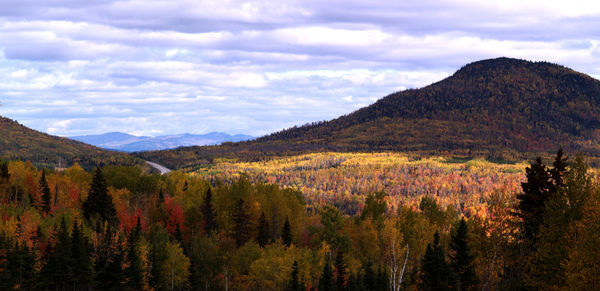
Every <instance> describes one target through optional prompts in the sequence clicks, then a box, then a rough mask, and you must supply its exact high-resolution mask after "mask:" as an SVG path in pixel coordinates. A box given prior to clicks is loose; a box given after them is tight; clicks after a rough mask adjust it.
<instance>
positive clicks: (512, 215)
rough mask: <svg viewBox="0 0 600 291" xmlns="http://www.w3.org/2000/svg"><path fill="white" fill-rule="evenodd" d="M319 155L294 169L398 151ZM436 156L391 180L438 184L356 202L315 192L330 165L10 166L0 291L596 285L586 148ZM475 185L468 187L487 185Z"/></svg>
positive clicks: (5, 181) (371, 190) (0, 181)
mask: <svg viewBox="0 0 600 291" xmlns="http://www.w3.org/2000/svg"><path fill="white" fill-rule="evenodd" d="M348 155H353V154H348ZM315 158H316V159H318V158H319V157H311V156H309V157H306V156H305V157H299V158H298V159H299V160H300V161H304V164H302V163H299V161H295V162H296V163H297V164H296V165H295V167H298V168H304V169H305V170H307V169H310V168H311V167H312V169H313V170H311V171H314V169H315V168H318V167H315V166H316V165H320V167H322V168H332V167H333V166H334V165H335V163H338V165H337V166H335V167H341V166H342V165H343V164H344V162H345V161H350V162H354V163H362V164H367V163H366V162H365V160H368V159H370V160H373V159H377V158H379V159H380V160H383V161H388V163H392V164H393V163H394V158H397V159H400V158H399V157H392V158H390V157H386V156H385V155H384V154H381V156H379V157H377V156H376V157H369V156H362V157H361V156H357V157H355V160H353V159H352V158H351V157H350V156H343V155H342V156H338V157H336V158H337V160H335V159H332V158H331V157H329V158H327V159H324V160H322V161H318V162H316V161H314V159H315ZM321 158H322V157H321ZM404 159H406V158H404ZM332 160H333V162H332ZM395 162H396V163H397V161H395ZM437 162H438V163H440V164H435V163H433V164H432V162H431V161H427V162H422V163H421V165H422V166H420V167H419V166H418V165H419V164H418V161H416V160H415V161H410V160H405V161H404V163H400V164H401V166H400V167H399V168H397V169H401V170H398V173H397V174H396V176H392V179H400V178H402V177H404V178H405V179H413V178H412V176H410V175H411V173H418V175H420V176H428V175H429V174H431V173H432V172H436V171H437V172H439V174H438V178H433V179H431V180H430V181H427V182H426V183H424V182H419V181H417V180H414V181H413V182H411V183H409V184H412V185H414V187H413V188H403V187H404V186H402V185H403V184H402V183H399V185H396V186H395V187H388V188H381V189H378V187H376V186H368V187H365V188H357V189H354V190H351V191H354V192H356V193H355V195H357V196H359V195H361V197H362V199H356V202H355V204H356V206H355V207H354V208H352V207H345V208H344V207H342V206H343V205H347V204H348V203H347V202H340V203H338V202H336V201H335V200H336V199H338V198H339V199H341V200H342V201H344V197H343V195H340V196H335V195H332V194H330V192H326V191H325V192H324V193H325V195H330V196H332V197H329V198H328V199H315V198H314V197H317V196H318V195H317V194H314V193H313V194H312V195H306V193H304V192H305V191H306V192H309V191H307V189H322V185H319V182H318V180H319V176H320V175H321V174H313V176H312V178H310V177H305V178H304V179H305V180H306V182H305V183H306V184H307V185H305V186H303V188H302V187H298V186H296V187H294V186H290V185H283V184H281V185H280V183H281V181H279V180H273V178H272V177H271V178H269V177H267V176H264V177H263V178H265V179H264V181H260V180H261V179H257V178H256V174H255V173H254V174H253V173H252V171H248V173H243V172H242V173H238V174H237V175H235V176H230V174H229V173H227V175H226V176H224V174H223V173H224V172H223V171H224V169H225V168H222V169H221V170H220V171H221V172H218V173H216V174H215V173H212V174H211V175H209V174H207V173H204V174H202V173H201V171H199V172H197V173H192V174H188V173H184V172H182V171H175V172H172V173H170V174H168V175H165V176H161V175H158V174H146V173H144V172H142V170H141V169H140V168H137V167H131V166H129V167H128V166H109V165H107V166H104V167H102V168H96V169H95V170H93V171H91V172H89V171H85V170H84V169H82V168H81V167H80V166H78V165H77V164H75V165H73V166H72V167H70V168H68V169H66V170H64V171H55V170H49V169H44V168H41V169H38V168H36V167H34V166H33V165H32V164H30V163H28V162H22V161H8V162H3V163H0V199H1V201H2V203H1V204H0V217H1V220H0V284H1V286H0V289H2V290H13V289H14V290H90V289H93V290H320V291H322V290H475V289H477V290H559V289H568V290H582V289H586V290H598V289H600V282H599V281H598V279H597V278H600V271H599V270H600V268H598V262H599V261H600V255H599V254H598V252H597V245H598V244H599V243H600V236H598V232H597V230H598V228H599V227H600V220H599V218H600V191H599V189H598V186H599V185H598V182H597V179H596V178H595V175H594V174H593V171H590V170H588V166H587V165H586V163H585V162H584V157H583V156H580V155H578V156H576V157H574V158H571V159H568V158H566V157H565V156H564V155H563V152H562V150H561V151H559V152H558V153H557V154H556V156H555V157H554V158H553V159H551V160H549V161H548V162H545V161H544V160H542V159H539V158H538V159H536V160H534V161H533V162H531V163H528V164H526V165H497V167H499V168H502V169H504V172H505V174H506V175H508V176H506V177H509V178H506V177H504V176H501V175H500V176H496V177H494V176H493V175H492V174H491V172H492V170H490V172H488V174H485V173H486V172H485V171H484V170H476V168H477V165H478V164H479V166H480V167H486V166H491V165H490V164H483V165H482V163H481V162H477V161H456V160H453V161H452V160H448V161H446V163H441V161H437ZM452 162H455V164H454V163H452ZM280 163H281V162H280ZM411 163H412V164H411ZM469 163H471V164H469ZM324 164H325V165H330V166H329V167H324V166H323V165H324ZM441 164H445V165H447V166H441ZM467 164H469V165H470V166H469V169H464V168H461V167H465V165H467ZM264 165H265V167H266V166H267V164H264ZM402 165H405V166H402ZM229 167H230V168H232V166H231V165H229ZM248 167H249V166H248V165H245V166H243V167H240V168H248ZM269 167H274V166H273V165H270V166H269ZM366 167H367V168H368V166H366ZM436 167H439V168H436ZM444 167H446V168H445V169H446V172H444V173H443V171H442V170H440V169H444ZM275 168H276V167H275ZM375 168H378V169H379V171H380V172H379V173H378V174H377V173H374V174H376V175H384V174H385V173H386V171H388V170H386V169H385V167H380V166H377V167H375ZM402 169H404V170H402ZM436 169H437V170H436ZM372 170H373V168H371V169H369V171H372ZM497 170H498V169H494V171H497ZM232 171H233V170H232ZM403 171H404V172H403ZM470 171H473V173H480V174H478V175H480V176H478V175H475V174H469V173H471V172H470ZM478 171H482V172H478ZM265 172H268V171H265ZM300 173H301V172H300ZM314 173H318V172H316V171H315V172H314ZM343 173H344V172H342V175H345V174H343ZM219 175H221V176H219ZM448 175H453V176H464V177H462V178H460V179H459V180H457V181H463V182H465V184H469V183H473V181H475V180H479V181H480V182H479V183H480V184H482V185H483V184H492V183H495V184H498V185H499V184H503V183H506V181H507V179H508V180H509V181H513V182H511V183H513V185H517V186H516V189H514V187H513V188H511V187H494V188H481V189H484V191H483V192H484V193H482V194H481V195H479V196H477V199H476V200H477V203H476V204H475V202H470V203H471V204H470V205H464V202H463V203H462V205H461V202H462V201H461V199H462V198H463V197H464V196H462V195H454V196H453V195H450V194H451V192H454V191H455V190H456V189H460V187H463V188H466V186H465V185H463V186H460V185H461V184H457V185H455V187H458V188H448V189H449V190H443V189H446V188H444V187H439V188H437V189H438V190H436V191H435V192H432V191H431V189H433V188H431V186H430V185H428V184H438V183H442V184H443V183H450V182H452V181H453V180H448V179H449V178H447V177H448ZM486 175H487V176H486ZM511 175H515V176H511ZM433 176H434V177H435V175H433ZM225 177H228V178H227V179H225ZM440 177H446V178H440ZM515 178H517V180H516V181H517V182H514V181H515ZM461 179H464V180H461ZM474 179H475V180H474ZM486 179H490V180H486ZM333 180H335V179H333ZM366 180H369V181H370V180H373V179H372V178H371V177H367V178H366ZM311 181H313V182H315V184H317V185H316V186H314V185H308V184H310V183H311ZM365 183H366V182H365ZM284 184H285V183H284ZM340 184H344V182H340ZM390 189H396V190H390ZM398 189H404V190H398ZM426 189H429V190H426ZM440 189H441V190H440ZM474 189H475V190H466V189H463V190H462V191H464V193H469V191H481V189H480V188H477V187H474ZM486 189H487V190H486ZM311 191H314V192H315V193H316V192H318V190H311ZM394 191H397V192H394ZM444 191H446V192H444ZM444 193H445V194H444ZM315 195H316V196H315ZM396 196H399V197H410V199H400V198H398V197H396Z"/></svg>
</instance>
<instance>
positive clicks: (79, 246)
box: [71, 221, 92, 290]
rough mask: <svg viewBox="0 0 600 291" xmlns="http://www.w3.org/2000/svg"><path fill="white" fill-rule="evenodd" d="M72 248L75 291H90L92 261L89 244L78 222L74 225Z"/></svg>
mask: <svg viewBox="0 0 600 291" xmlns="http://www.w3.org/2000/svg"><path fill="white" fill-rule="evenodd" d="M71 246H72V255H73V262H74V265H73V279H74V284H73V289H75V290H88V289H89V288H90V287H91V285H92V262H91V260H90V252H89V245H88V242H87V240H86V238H85V237H84V236H83V233H82V229H81V226H80V225H79V223H77V221H75V222H74V223H73V231H72V233H71Z"/></svg>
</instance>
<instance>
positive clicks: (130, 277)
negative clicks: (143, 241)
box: [124, 216, 144, 290]
mask: <svg viewBox="0 0 600 291" xmlns="http://www.w3.org/2000/svg"><path fill="white" fill-rule="evenodd" d="M141 233H142V224H141V221H140V217H139V216H138V218H137V222H136V224H135V227H134V228H133V229H132V230H131V231H130V232H129V237H128V238H127V262H128V266H127V267H126V268H125V270H124V273H125V277H126V281H127V284H126V286H127V288H128V289H129V290H142V289H143V283H144V282H143V279H144V275H143V271H142V260H141V258H140V255H139V253H138V249H137V246H138V242H139V240H140V236H141Z"/></svg>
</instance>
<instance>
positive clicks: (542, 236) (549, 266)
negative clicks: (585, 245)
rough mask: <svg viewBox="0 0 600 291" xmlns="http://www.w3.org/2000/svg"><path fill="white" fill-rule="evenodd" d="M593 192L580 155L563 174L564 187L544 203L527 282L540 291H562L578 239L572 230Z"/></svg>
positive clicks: (581, 216)
mask: <svg viewBox="0 0 600 291" xmlns="http://www.w3.org/2000/svg"><path fill="white" fill-rule="evenodd" d="M592 193H593V184H592V182H591V178H590V177H589V176H588V174H587V165H586V164H585V163H584V162H583V157H582V156H577V157H576V158H575V161H574V162H573V164H572V165H571V167H570V170H569V171H568V172H566V174H564V184H563V186H562V187H559V188H558V191H557V193H556V195H554V196H553V197H552V198H550V200H549V201H548V202H547V203H546V210H545V213H544V218H543V223H542V225H541V226H540V230H539V238H538V240H537V243H536V246H535V253H534V254H533V255H532V259H531V262H530V264H529V272H528V278H527V280H526V281H527V283H528V285H529V286H530V287H532V288H535V289H540V290H542V289H543V290H548V289H565V288H566V286H565V284H566V281H565V279H566V277H567V276H566V272H567V270H566V269H565V266H566V263H567V260H568V257H569V250H570V249H571V248H572V243H573V242H574V241H576V240H577V238H578V237H579V236H580V234H579V233H577V232H573V228H574V226H575V225H577V223H578V222H579V221H581V219H582V218H583V216H584V207H585V206H586V204H587V203H588V201H589V199H590V197H591V195H592Z"/></svg>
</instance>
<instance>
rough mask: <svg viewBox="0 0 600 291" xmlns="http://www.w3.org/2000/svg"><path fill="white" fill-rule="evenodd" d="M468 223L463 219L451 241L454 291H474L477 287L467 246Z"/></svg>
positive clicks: (471, 257) (471, 258)
mask: <svg viewBox="0 0 600 291" xmlns="http://www.w3.org/2000/svg"><path fill="white" fill-rule="evenodd" d="M467 233H468V228H467V222H466V221H465V219H464V218H463V219H461V220H460V222H459V225H458V228H456V231H455V232H454V233H453V234H452V240H451V241H450V268H451V270H452V278H451V285H452V287H453V288H452V289H453V290H472V289H474V288H475V286H476V284H477V283H476V279H475V269H474V267H473V256H472V255H471V250H470V249H469V245H468V244H467Z"/></svg>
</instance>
